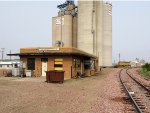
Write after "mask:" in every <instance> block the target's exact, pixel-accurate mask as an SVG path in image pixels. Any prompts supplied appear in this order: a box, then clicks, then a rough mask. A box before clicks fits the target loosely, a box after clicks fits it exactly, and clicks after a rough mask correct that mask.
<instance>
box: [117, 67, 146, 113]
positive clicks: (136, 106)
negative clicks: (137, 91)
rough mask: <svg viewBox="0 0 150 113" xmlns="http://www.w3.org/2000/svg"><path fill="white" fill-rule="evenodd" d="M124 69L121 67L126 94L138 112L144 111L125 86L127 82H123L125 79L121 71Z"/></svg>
mask: <svg viewBox="0 0 150 113" xmlns="http://www.w3.org/2000/svg"><path fill="white" fill-rule="evenodd" d="M122 70H124V69H121V70H120V72H119V78H120V82H121V84H122V85H123V87H124V89H125V91H126V94H127V95H128V97H129V98H130V99H131V101H132V103H133V104H134V106H135V108H136V111H137V112H138V113H143V112H142V110H141V109H140V107H139V106H138V104H137V103H136V101H135V100H134V98H133V97H132V95H131V94H130V93H129V90H128V89H127V87H126V86H125V84H124V83H123V81H122V79H121V72H122Z"/></svg>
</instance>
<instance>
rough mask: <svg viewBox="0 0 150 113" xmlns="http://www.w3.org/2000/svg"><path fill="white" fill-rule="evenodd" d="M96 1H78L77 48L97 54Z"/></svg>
mask: <svg viewBox="0 0 150 113" xmlns="http://www.w3.org/2000/svg"><path fill="white" fill-rule="evenodd" d="M96 2H97V1H93V0H90V1H82V0H79V1H78V36H77V38H78V39H77V48H78V49H81V50H83V51H86V52H88V53H91V54H96V47H95V46H96V26H95V25H96Z"/></svg>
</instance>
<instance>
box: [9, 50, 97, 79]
mask: <svg viewBox="0 0 150 113" xmlns="http://www.w3.org/2000/svg"><path fill="white" fill-rule="evenodd" d="M9 55H17V56H20V60H21V62H22V63H23V64H24V68H25V70H26V71H27V70H31V71H33V75H32V76H34V77H41V76H46V73H45V72H46V71H50V70H63V71H65V73H64V78H75V77H77V76H78V75H83V74H84V75H88V76H89V75H94V74H95V72H96V71H97V67H98V60H97V57H96V56H94V55H92V54H89V53H86V52H84V51H81V50H79V49H76V48H64V47H62V48H61V47H55V48H49V47H43V48H41V47H37V48H21V49H20V53H16V54H9Z"/></svg>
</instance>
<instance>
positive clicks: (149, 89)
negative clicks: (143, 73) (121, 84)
mask: <svg viewBox="0 0 150 113" xmlns="http://www.w3.org/2000/svg"><path fill="white" fill-rule="evenodd" d="M128 70H129V68H128V69H126V73H127V74H128V75H129V76H130V77H131V78H132V79H133V80H134V81H135V82H136V83H137V84H139V85H140V86H141V87H143V88H144V89H145V90H147V92H148V93H150V87H147V86H145V85H144V84H142V83H141V82H140V81H138V80H136V78H134V77H132V76H131V74H129V72H128Z"/></svg>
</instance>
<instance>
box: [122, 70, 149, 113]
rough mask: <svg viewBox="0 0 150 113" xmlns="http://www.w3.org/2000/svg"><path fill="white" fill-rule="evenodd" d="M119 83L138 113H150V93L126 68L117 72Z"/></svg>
mask: <svg viewBox="0 0 150 113" xmlns="http://www.w3.org/2000/svg"><path fill="white" fill-rule="evenodd" d="M119 78H120V82H121V83H122V85H123V87H124V89H125V92H126V94H127V96H128V97H129V99H130V100H131V102H132V103H133V105H134V106H135V109H136V111H137V112H138V113H150V91H149V89H148V88H147V87H145V86H144V85H143V84H141V83H139V82H138V81H137V80H136V79H135V78H133V77H132V76H131V75H130V74H129V73H128V68H124V69H121V70H120V72H119Z"/></svg>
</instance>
